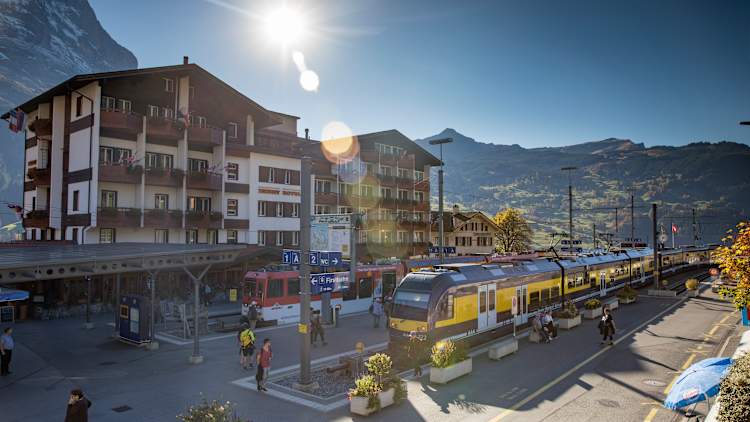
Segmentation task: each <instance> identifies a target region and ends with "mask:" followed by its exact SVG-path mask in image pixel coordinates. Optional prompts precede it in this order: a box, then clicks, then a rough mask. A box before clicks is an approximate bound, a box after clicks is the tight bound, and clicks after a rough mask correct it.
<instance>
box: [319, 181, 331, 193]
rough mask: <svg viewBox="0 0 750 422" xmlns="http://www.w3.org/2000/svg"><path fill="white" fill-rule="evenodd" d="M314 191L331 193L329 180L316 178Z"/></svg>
mask: <svg viewBox="0 0 750 422" xmlns="http://www.w3.org/2000/svg"><path fill="white" fill-rule="evenodd" d="M315 192H316V193H331V182H330V181H328V180H316V181H315Z"/></svg>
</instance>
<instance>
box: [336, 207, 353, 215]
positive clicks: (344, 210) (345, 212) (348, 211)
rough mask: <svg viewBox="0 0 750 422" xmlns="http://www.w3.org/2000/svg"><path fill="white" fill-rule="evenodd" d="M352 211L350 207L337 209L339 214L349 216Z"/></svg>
mask: <svg viewBox="0 0 750 422" xmlns="http://www.w3.org/2000/svg"><path fill="white" fill-rule="evenodd" d="M353 211H354V209H353V208H352V207H339V214H351V213H352V212H353Z"/></svg>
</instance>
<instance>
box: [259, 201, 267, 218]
mask: <svg viewBox="0 0 750 422" xmlns="http://www.w3.org/2000/svg"><path fill="white" fill-rule="evenodd" d="M267 212H268V203H267V202H266V201H258V217H265V216H266V213H267Z"/></svg>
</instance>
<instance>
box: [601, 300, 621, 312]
mask: <svg viewBox="0 0 750 422" xmlns="http://www.w3.org/2000/svg"><path fill="white" fill-rule="evenodd" d="M604 306H605V307H607V308H609V310H610V311H613V310H615V309H617V308H619V307H620V300H619V299H611V300H610V301H609V302H606V303H604Z"/></svg>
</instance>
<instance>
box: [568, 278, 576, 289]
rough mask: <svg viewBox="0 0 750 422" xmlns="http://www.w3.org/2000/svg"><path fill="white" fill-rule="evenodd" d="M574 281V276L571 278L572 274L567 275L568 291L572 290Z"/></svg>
mask: <svg viewBox="0 0 750 422" xmlns="http://www.w3.org/2000/svg"><path fill="white" fill-rule="evenodd" d="M575 280H576V279H575V276H573V275H572V274H569V275H568V288H569V289H572V288H573V287H574V286H575V282H576V281H575Z"/></svg>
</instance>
